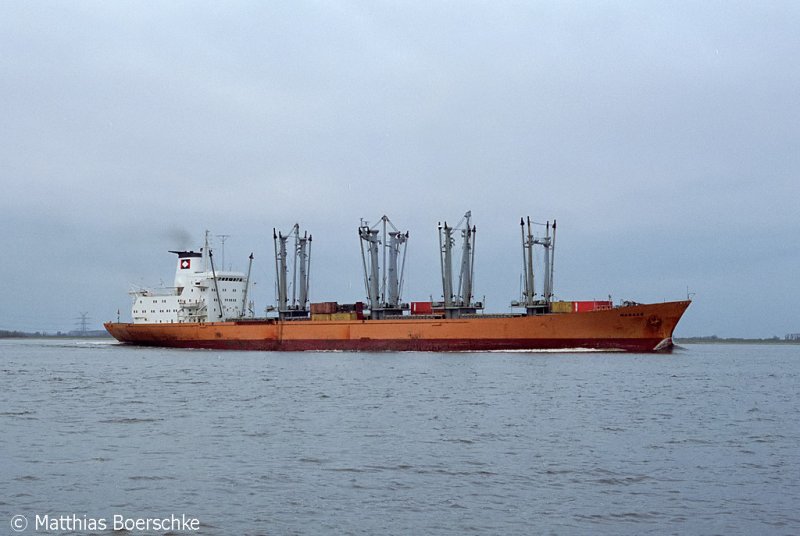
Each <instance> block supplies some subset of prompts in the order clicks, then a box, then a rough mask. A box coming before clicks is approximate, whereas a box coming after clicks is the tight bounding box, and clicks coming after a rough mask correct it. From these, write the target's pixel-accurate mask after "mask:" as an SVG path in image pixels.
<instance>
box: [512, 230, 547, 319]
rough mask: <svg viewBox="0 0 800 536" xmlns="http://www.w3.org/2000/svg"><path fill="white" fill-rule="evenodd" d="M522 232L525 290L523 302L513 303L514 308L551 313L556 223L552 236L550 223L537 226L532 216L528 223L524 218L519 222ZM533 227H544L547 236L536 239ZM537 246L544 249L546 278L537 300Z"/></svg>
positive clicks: (528, 312) (537, 312)
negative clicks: (535, 251) (534, 261)
mask: <svg viewBox="0 0 800 536" xmlns="http://www.w3.org/2000/svg"><path fill="white" fill-rule="evenodd" d="M519 224H520V229H521V231H522V271H523V281H524V283H525V290H524V291H523V293H522V302H513V303H512V304H511V305H512V306H521V307H525V311H526V312H527V314H542V313H548V312H550V301H551V300H552V298H553V262H554V259H555V246H556V221H555V220H553V225H552V229H553V234H552V235H551V234H550V222H549V221H548V222H547V223H544V224H536V223H535V222H531V218H530V216H529V217H528V218H527V228H526V222H525V220H524V219H523V218H520V220H519ZM533 225H543V226H544V227H545V236H544V237H538V238H537V237H536V236H534V234H533V230H532V226H533ZM535 246H542V248H543V249H544V276H543V279H544V281H543V283H542V294H541V298H540V299H537V295H536V286H535V284H534V281H535V280H534V269H533V253H534V251H533V250H534V247H535Z"/></svg>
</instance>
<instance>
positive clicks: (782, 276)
mask: <svg viewBox="0 0 800 536" xmlns="http://www.w3.org/2000/svg"><path fill="white" fill-rule="evenodd" d="M798 28H800V4H798V3H797V2H742V3H737V2H730V1H725V2H706V1H704V2H564V1H559V2H502V1H501V2H429V1H426V2H381V3H379V2H372V1H364V2H302V1H300V2H294V1H293V2H271V3H270V2H208V3H202V2H188V3H183V2H166V3H165V2H138V1H137V2H124V1H120V2H58V3H57V2H26V1H25V2H24V1H6V2H2V3H0V72H1V73H2V76H0V134H1V135H2V143H0V183H1V185H2V191H1V192H0V222H1V225H2V233H0V246H1V249H0V251H2V262H0V281H2V290H3V299H2V301H0V329H23V330H50V331H55V330H70V329H73V328H74V327H75V318H76V317H77V316H78V313H79V312H81V311H85V312H88V313H89V316H90V318H91V319H92V327H98V328H99V325H100V323H101V322H102V321H105V320H110V319H114V318H115V317H116V311H117V309H121V310H122V318H123V319H125V318H129V317H130V299H129V297H128V295H127V291H128V290H129V287H130V285H131V284H145V285H158V284H159V283H160V282H161V281H163V282H165V283H166V284H171V282H172V278H173V276H174V262H175V258H174V255H172V254H170V253H167V250H169V249H175V248H182V247H193V248H198V247H200V246H201V244H202V236H203V231H204V230H205V229H209V230H211V232H212V234H214V235H218V234H227V235H231V237H230V238H228V239H227V241H226V245H225V257H226V264H228V265H232V266H233V268H235V269H240V270H245V269H246V257H247V255H248V254H249V253H250V252H251V251H252V252H254V253H255V256H256V265H255V267H254V273H255V276H254V279H255V280H256V281H257V285H256V287H255V299H256V302H257V306H258V307H259V308H263V307H264V306H265V305H267V304H268V303H272V302H273V301H274V291H273V285H274V274H273V271H274V263H273V257H272V255H273V253H272V228H273V227H278V228H281V229H284V230H288V229H289V228H290V227H291V225H292V224H293V223H295V221H297V222H299V223H300V224H301V226H302V227H303V228H306V229H308V230H309V231H310V232H311V233H312V234H313V236H314V243H313V244H314V245H313V251H312V283H311V298H312V300H313V301H324V300H339V301H342V302H346V301H355V300H359V299H363V298H364V294H365V292H364V290H363V279H362V275H361V272H360V270H361V259H360V250H359V244H358V239H357V233H356V229H357V227H358V224H359V218H362V217H363V218H366V219H367V220H369V221H371V222H375V221H377V220H378V219H379V218H380V217H381V215H383V214H384V213H385V214H387V215H389V217H390V218H392V220H393V221H394V223H395V224H396V225H397V226H398V227H400V228H402V229H404V230H408V231H409V232H410V234H411V239H410V241H409V253H408V261H407V274H406V276H407V284H406V292H405V294H404V299H406V300H424V299H428V298H429V297H430V296H431V295H433V297H434V299H435V298H437V297H438V296H439V295H440V294H441V284H440V281H441V280H440V277H439V272H438V270H439V266H438V257H437V238H436V225H437V222H439V221H445V220H447V221H448V222H449V223H455V222H457V221H458V220H459V219H460V218H461V216H462V215H463V213H464V212H465V211H466V210H472V213H473V219H474V223H475V225H476V226H477V228H478V235H477V251H476V282H475V291H476V294H477V295H478V296H479V297H483V296H484V295H485V296H486V302H487V305H488V306H489V309H490V310H493V311H507V310H508V303H509V302H510V301H511V300H512V299H516V298H518V296H519V277H520V275H519V274H520V271H521V253H520V245H519V218H520V217H521V216H527V215H530V216H531V217H533V218H534V219H535V220H537V221H545V220H552V219H553V218H556V219H557V220H558V233H559V234H558V245H557V250H556V273H555V286H556V293H557V294H558V296H559V297H561V298H563V299H595V298H597V299H604V298H607V296H608V295H611V296H612V298H613V299H614V301H618V300H620V299H629V300H636V301H639V302H648V301H663V300H673V299H683V298H685V297H686V295H687V292H689V293H692V294H693V296H694V300H695V301H694V303H693V305H692V306H691V307H690V309H689V310H688V312H687V314H686V316H685V317H684V319H683V321H682V323H681V324H680V325H679V327H678V330H677V334H678V335H684V336H690V335H711V334H716V335H719V336H747V337H771V336H773V335H778V336H781V337H783V335H785V334H786V333H789V332H800V314H798V309H800V290H799V289H800V287H799V285H798V273H799V272H800V270H798V268H800V251H798V234H799V232H800V218H798V210H797V206H798V202H799V201H800V181H799V180H798V178H800V173H799V172H800V135H799V132H800V65H798V61H800V60H799V58H800V31H798ZM219 250H220V248H219V244H217V251H218V252H219Z"/></svg>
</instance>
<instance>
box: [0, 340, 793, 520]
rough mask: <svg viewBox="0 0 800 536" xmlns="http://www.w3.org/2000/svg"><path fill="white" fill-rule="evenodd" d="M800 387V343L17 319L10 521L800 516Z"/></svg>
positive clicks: (11, 360) (5, 387)
mask: <svg viewBox="0 0 800 536" xmlns="http://www.w3.org/2000/svg"><path fill="white" fill-rule="evenodd" d="M799 394H800V347H797V346H770V345H763V346H757V345H752V346H751V345H743V346H735V345H730V346H728V345H693V346H689V347H687V348H686V349H685V350H681V351H677V352H675V353H673V354H672V355H632V354H620V353H580V354H559V353H489V354H482V353H456V354H430V353H418V354H415V353H381V354H368V353H364V354H356V353H291V354H290V353H286V354H282V353H264V352H219V351H198V350H164V349H142V348H134V347H124V346H118V345H116V344H111V343H107V342H98V341H52V340H50V341H31V340H25V341H8V340H6V341H1V342H0V476H2V478H0V534H6V533H8V534H14V533H13V532H11V531H10V530H8V529H9V523H10V520H12V517H13V516H14V515H25V516H26V518H27V519H28V521H29V525H28V528H27V529H26V530H25V531H23V532H22V533H21V534H36V533H37V532H36V530H35V527H34V523H35V516H36V515H37V514H38V515H40V516H41V515H45V514H49V515H50V516H51V518H52V517H57V516H59V515H68V516H72V515H75V516H77V517H78V518H79V519H80V518H83V517H87V519H88V518H105V519H107V520H108V522H109V523H110V522H111V519H112V517H113V515H115V514H118V515H122V516H125V517H126V518H131V519H132V518H157V517H165V516H169V515H170V514H175V515H177V516H180V515H181V514H185V515H187V516H189V517H195V518H197V519H198V520H199V523H200V529H199V531H197V532H196V533H197V534H220V535H223V534H224V535H228V534H276V535H277V534H426V535H428V534H453V535H461V534H470V533H472V534H642V533H658V534H726V535H728V534H798V533H800V398H799V397H798V395H799ZM79 528H80V527H79ZM89 532H90V531H81V530H78V531H74V532H71V533H74V534H87V533H89ZM99 532H100V533H107V532H109V531H108V530H107V531H99ZM39 533H43V530H40V531H39ZM67 533H70V531H60V532H59V531H51V534H67ZM130 533H131V534H144V533H147V534H160V533H163V531H160V532H159V531H154V532H142V531H136V530H134V531H131V532H130ZM189 533H191V532H181V531H174V532H173V534H189Z"/></svg>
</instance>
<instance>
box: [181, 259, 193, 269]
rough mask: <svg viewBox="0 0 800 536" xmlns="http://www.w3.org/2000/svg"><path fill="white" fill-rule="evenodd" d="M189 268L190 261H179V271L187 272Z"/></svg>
mask: <svg viewBox="0 0 800 536" xmlns="http://www.w3.org/2000/svg"><path fill="white" fill-rule="evenodd" d="M191 266H192V261H191V259H181V270H188V269H189V268H190V267H191Z"/></svg>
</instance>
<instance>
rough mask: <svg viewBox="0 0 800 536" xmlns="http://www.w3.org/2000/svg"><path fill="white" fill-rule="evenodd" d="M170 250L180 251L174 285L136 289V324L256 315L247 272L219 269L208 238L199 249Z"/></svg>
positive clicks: (134, 295) (220, 319)
mask: <svg viewBox="0 0 800 536" xmlns="http://www.w3.org/2000/svg"><path fill="white" fill-rule="evenodd" d="M170 253H175V254H177V255H178V263H177V266H176V268H175V282H174V285H173V286H172V287H166V288H159V289H135V290H132V291H131V292H130V294H131V296H132V297H133V308H132V316H133V323H134V324H169V323H186V322H222V321H225V320H233V319H239V318H243V317H252V315H253V313H252V311H248V304H247V303H246V300H247V286H248V281H247V276H246V275H245V274H244V273H242V272H231V271H216V270H215V269H214V265H213V255H212V254H211V253H210V250H209V248H208V243H207V242H206V247H204V248H202V249H201V250H200V252H199V253H198V252H195V251H170ZM251 258H252V256H251ZM243 312H244V313H243Z"/></svg>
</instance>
